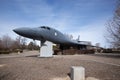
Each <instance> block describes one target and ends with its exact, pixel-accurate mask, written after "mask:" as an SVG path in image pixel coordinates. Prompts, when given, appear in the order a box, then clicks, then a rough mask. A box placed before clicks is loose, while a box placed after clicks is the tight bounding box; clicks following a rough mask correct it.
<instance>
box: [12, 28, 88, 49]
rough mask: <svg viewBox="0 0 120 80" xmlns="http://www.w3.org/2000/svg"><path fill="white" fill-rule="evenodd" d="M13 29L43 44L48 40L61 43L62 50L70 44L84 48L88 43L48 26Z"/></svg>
mask: <svg viewBox="0 0 120 80" xmlns="http://www.w3.org/2000/svg"><path fill="white" fill-rule="evenodd" d="M13 31H14V32H15V33H17V34H19V35H21V36H24V37H27V38H31V39H33V40H40V41H41V46H42V45H43V44H44V43H45V42H46V41H50V42H53V43H55V44H59V45H60V48H61V49H62V50H63V49H66V48H68V47H70V46H75V47H76V48H78V49H82V48H85V47H86V46H87V45H88V44H86V43H85V42H83V41H78V40H72V39H70V38H69V37H68V36H66V35H64V34H63V33H61V32H60V31H58V30H56V29H54V28H51V27H48V26H40V27H37V28H27V27H23V28H17V29H14V30H13Z"/></svg>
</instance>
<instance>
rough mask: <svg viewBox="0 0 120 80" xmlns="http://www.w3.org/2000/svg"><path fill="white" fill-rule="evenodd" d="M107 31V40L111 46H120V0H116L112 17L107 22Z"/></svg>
mask: <svg viewBox="0 0 120 80" xmlns="http://www.w3.org/2000/svg"><path fill="white" fill-rule="evenodd" d="M107 32H108V34H107V38H106V39H107V41H108V42H109V43H110V44H111V45H112V47H115V48H120V0H118V4H117V7H116V10H115V13H114V17H113V19H112V20H110V21H109V22H108V25H107Z"/></svg>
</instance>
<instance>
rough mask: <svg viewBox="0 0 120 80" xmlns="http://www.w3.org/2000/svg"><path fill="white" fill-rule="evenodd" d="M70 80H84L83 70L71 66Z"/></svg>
mask: <svg viewBox="0 0 120 80" xmlns="http://www.w3.org/2000/svg"><path fill="white" fill-rule="evenodd" d="M71 80H85V68H84V67H81V66H72V68H71Z"/></svg>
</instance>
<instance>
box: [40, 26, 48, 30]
mask: <svg viewBox="0 0 120 80" xmlns="http://www.w3.org/2000/svg"><path fill="white" fill-rule="evenodd" d="M40 28H43V29H47V30H50V28H49V27H47V26H41V27H40Z"/></svg>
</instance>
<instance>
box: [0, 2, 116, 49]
mask: <svg viewBox="0 0 120 80" xmlns="http://www.w3.org/2000/svg"><path fill="white" fill-rule="evenodd" d="M115 5H116V0H0V36H2V35H5V34H8V35H9V36H11V37H13V38H15V37H16V36H17V35H16V34H15V33H14V32H13V31H12V30H13V29H14V28H18V27H38V26H41V25H46V26H50V27H53V28H56V29H58V30H60V31H61V32H63V33H67V34H72V35H73V37H74V38H77V36H78V35H80V40H83V41H91V42H92V44H95V43H100V44H101V46H103V47H104V46H106V45H107V43H106V42H105V39H104V34H105V26H106V23H107V21H108V20H109V19H111V18H112V17H113V14H114V10H115V7H116V6H115Z"/></svg>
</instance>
